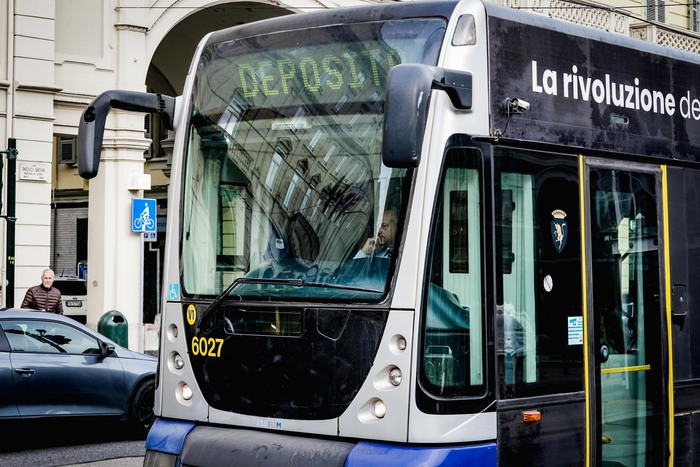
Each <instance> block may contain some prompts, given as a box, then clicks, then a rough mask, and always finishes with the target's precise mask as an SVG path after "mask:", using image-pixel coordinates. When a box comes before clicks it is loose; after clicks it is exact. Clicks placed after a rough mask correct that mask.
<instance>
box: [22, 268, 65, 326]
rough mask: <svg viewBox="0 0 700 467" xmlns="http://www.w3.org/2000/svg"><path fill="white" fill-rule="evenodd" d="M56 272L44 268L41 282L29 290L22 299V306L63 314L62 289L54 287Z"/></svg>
mask: <svg viewBox="0 0 700 467" xmlns="http://www.w3.org/2000/svg"><path fill="white" fill-rule="evenodd" d="M53 278H54V274H53V271H52V270H51V269H48V268H47V269H44V271H43V272H42V273H41V284H39V285H35V286H34V287H31V288H29V289H28V290H27V293H26V294H25V295H24V300H22V308H30V309H32V310H39V311H48V312H50V313H56V314H59V315H62V314H63V303H62V301H61V291H60V290H58V289H57V288H56V287H53Z"/></svg>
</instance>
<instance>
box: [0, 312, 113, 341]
mask: <svg viewBox="0 0 700 467" xmlns="http://www.w3.org/2000/svg"><path fill="white" fill-rule="evenodd" d="M6 319H48V320H53V321H57V322H61V323H66V324H69V325H71V326H75V327H77V328H80V329H82V330H84V331H85V332H87V333H89V334H91V335H93V336H95V337H97V338H99V339H101V340H103V341H105V342H109V343H111V344H115V345H117V346H119V347H123V346H121V345H119V344H117V343H116V342H114V341H112V340H111V339H109V338H108V337H107V336H104V335H102V334H100V333H99V332H96V331H94V330H93V329H90V328H89V327H87V326H85V325H84V324H82V323H79V322H78V321H76V320H75V319H73V318H71V317H70V316H64V315H59V314H57V313H48V312H46V311H35V310H27V309H21V308H0V321H2V320H6Z"/></svg>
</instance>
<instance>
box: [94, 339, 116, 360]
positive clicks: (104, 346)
mask: <svg viewBox="0 0 700 467" xmlns="http://www.w3.org/2000/svg"><path fill="white" fill-rule="evenodd" d="M98 343H99V345H100V354H101V355H102V358H105V357H109V356H110V355H112V354H113V353H114V349H115V347H114V344H108V343H107V342H103V341H98Z"/></svg>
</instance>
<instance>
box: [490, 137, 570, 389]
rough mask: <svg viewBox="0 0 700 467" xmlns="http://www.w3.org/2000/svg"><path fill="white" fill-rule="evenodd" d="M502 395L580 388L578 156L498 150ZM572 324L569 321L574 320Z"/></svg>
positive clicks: (498, 328)
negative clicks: (578, 331)
mask: <svg viewBox="0 0 700 467" xmlns="http://www.w3.org/2000/svg"><path fill="white" fill-rule="evenodd" d="M496 155H497V159H496V166H497V175H496V178H497V185H496V206H500V209H496V213H497V218H496V232H497V235H496V237H497V242H498V245H497V250H496V251H501V252H502V254H501V256H500V260H501V262H500V264H499V265H498V267H499V273H500V274H499V277H500V282H499V284H498V306H497V309H496V316H495V319H494V326H495V328H496V329H495V334H496V344H497V352H498V358H497V364H498V368H497V375H498V385H499V393H500V397H501V398H510V397H523V396H532V395H540V394H552V393H557V392H567V391H578V390H582V389H583V384H582V377H583V339H582V334H581V339H578V338H577V337H576V335H577V334H576V333H575V332H571V331H574V328H576V324H581V330H582V318H583V317H582V311H581V249H580V228H579V218H580V217H579V196H578V193H579V186H578V165H577V160H576V159H572V158H565V157H557V156H554V155H552V154H538V153H534V152H527V151H515V150H508V149H504V148H500V149H498V150H497V151H496ZM572 323H573V324H572Z"/></svg>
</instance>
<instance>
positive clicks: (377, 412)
mask: <svg viewBox="0 0 700 467" xmlns="http://www.w3.org/2000/svg"><path fill="white" fill-rule="evenodd" d="M372 415H374V416H375V417H377V418H384V415H386V405H385V404H384V401H383V400H381V399H377V400H375V401H374V402H373V403H372Z"/></svg>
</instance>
